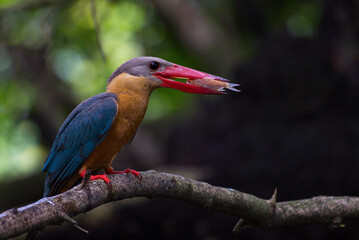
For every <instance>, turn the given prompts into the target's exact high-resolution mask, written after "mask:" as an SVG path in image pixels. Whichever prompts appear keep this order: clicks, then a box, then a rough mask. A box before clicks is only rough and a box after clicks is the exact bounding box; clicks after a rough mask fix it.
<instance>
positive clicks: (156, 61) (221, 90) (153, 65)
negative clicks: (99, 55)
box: [108, 57, 239, 94]
mask: <svg viewBox="0 0 359 240" xmlns="http://www.w3.org/2000/svg"><path fill="white" fill-rule="evenodd" d="M131 78H132V79H133V80H131ZM124 79H126V80H124ZM134 79H136V81H137V82H136V83H133V84H138V83H140V84H141V85H144V86H146V87H147V88H148V89H150V90H153V89H155V88H157V87H167V88H174V89H178V90H181V91H183V92H189V93H198V94H225V89H229V90H232V91H239V90H238V89H236V88H235V87H237V86H239V85H238V84H233V83H229V81H228V80H227V79H225V78H222V77H218V76H215V75H212V74H208V73H204V72H201V71H197V70H194V69H191V68H187V67H183V66H180V65H177V64H174V63H171V62H168V61H165V60H163V59H161V58H157V57H137V58H133V59H131V60H129V61H127V62H125V63H124V64H122V65H121V66H120V67H119V68H117V69H116V71H115V72H113V73H112V75H111V77H110V78H109V80H108V82H109V84H108V86H110V85H111V84H113V83H114V82H117V83H119V84H121V83H122V84H124V82H125V81H126V82H131V81H132V82H133V81H134ZM181 80H183V81H181Z"/></svg>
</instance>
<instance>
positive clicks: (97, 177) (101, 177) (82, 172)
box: [80, 169, 111, 184]
mask: <svg viewBox="0 0 359 240" xmlns="http://www.w3.org/2000/svg"><path fill="white" fill-rule="evenodd" d="M80 176H81V177H82V178H85V176H86V169H82V170H81V172H80ZM96 179H102V180H104V181H105V183H107V184H109V183H110V182H111V181H110V179H108V177H107V176H106V175H105V174H101V175H91V177H90V181H93V180H96Z"/></svg>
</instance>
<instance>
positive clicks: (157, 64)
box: [149, 62, 160, 70]
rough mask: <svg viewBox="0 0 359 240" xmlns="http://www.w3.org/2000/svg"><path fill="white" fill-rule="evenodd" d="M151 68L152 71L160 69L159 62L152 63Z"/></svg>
mask: <svg viewBox="0 0 359 240" xmlns="http://www.w3.org/2000/svg"><path fill="white" fill-rule="evenodd" d="M149 67H150V68H151V69H152V70H157V69H158V68H159V67H160V64H159V63H158V62H151V63H150V65H149Z"/></svg>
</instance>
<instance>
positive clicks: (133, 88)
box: [42, 57, 239, 197]
mask: <svg viewBox="0 0 359 240" xmlns="http://www.w3.org/2000/svg"><path fill="white" fill-rule="evenodd" d="M237 86H239V85H238V84H235V83H230V82H229V81H228V80H227V79H225V78H222V77H218V76H215V75H212V74H208V73H205V72H201V71H197V70H194V69H191V68H187V67H183V66H180V65H178V64H174V63H171V62H168V61H165V60H163V59H160V58H157V57H137V58H133V59H131V60H129V61H127V62H125V63H124V64H122V65H121V66H120V67H119V68H117V69H116V70H115V71H114V72H113V73H112V75H111V76H110V78H109V79H108V83H107V87H106V92H105V93H100V94H98V95H95V96H93V97H91V98H89V99H87V100H85V101H83V102H82V103H80V104H79V105H78V106H77V107H76V108H75V109H74V110H73V111H72V112H71V113H70V115H69V116H68V117H67V118H66V120H65V121H64V123H63V125H62V126H61V128H60V130H59V132H58V133H57V136H56V138H55V140H54V142H53V145H52V147H51V150H50V153H49V155H48V157H47V159H46V162H45V164H44V167H43V169H42V171H43V172H46V173H47V175H46V180H45V190H44V197H48V196H53V195H56V194H59V193H62V192H64V191H67V190H69V189H70V188H72V187H73V186H74V185H76V183H78V181H79V180H81V178H84V176H85V174H86V172H87V171H89V170H90V171H91V173H95V172H97V171H99V170H101V169H103V170H104V171H105V173H104V174H99V175H91V177H90V180H95V179H102V180H103V181H105V182H106V183H110V180H109V178H108V177H107V175H109V174H118V173H131V174H134V175H135V176H136V177H139V178H140V177H141V175H140V173H139V172H137V171H135V170H132V169H126V170H124V171H114V170H113V168H112V167H111V164H112V161H113V160H114V158H115V157H116V155H117V153H118V152H120V151H121V150H122V149H123V148H124V147H125V146H127V145H128V144H129V143H130V142H131V140H132V139H133V138H134V136H135V133H136V131H137V128H138V127H139V125H140V123H141V121H142V119H143V117H144V115H145V112H146V109H147V105H148V100H149V97H150V95H151V93H152V91H153V90H154V89H156V88H159V87H166V88H173V89H177V90H181V91H183V92H189V93H196V94H226V89H229V90H233V91H239V90H238V89H237V88H236V87H237Z"/></svg>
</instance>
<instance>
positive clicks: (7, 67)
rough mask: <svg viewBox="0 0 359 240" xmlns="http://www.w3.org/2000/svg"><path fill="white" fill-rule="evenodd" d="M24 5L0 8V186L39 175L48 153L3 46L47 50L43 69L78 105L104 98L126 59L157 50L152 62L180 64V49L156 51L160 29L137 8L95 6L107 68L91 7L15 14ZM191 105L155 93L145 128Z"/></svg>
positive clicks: (30, 98)
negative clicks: (109, 82)
mask: <svg viewBox="0 0 359 240" xmlns="http://www.w3.org/2000/svg"><path fill="white" fill-rule="evenodd" d="M27 3H29V2H28V1H20V0H19V1H4V0H2V1H0V10H1V11H2V12H1V13H2V18H1V23H0V24H1V32H2V34H1V38H0V41H1V42H0V74H1V79H0V99H1V106H0V149H1V151H0V180H2V179H5V178H6V179H9V177H15V176H20V175H21V176H26V175H27V174H31V173H32V172H34V170H37V171H38V170H39V169H40V168H41V166H42V164H43V162H44V159H45V158H46V152H47V150H46V149H45V148H44V147H43V146H42V143H41V139H40V135H39V129H38V127H37V125H36V124H35V123H34V122H32V121H31V120H30V119H28V114H29V112H30V111H31V109H32V108H33V107H34V104H35V98H41V93H39V92H36V89H34V88H33V87H32V86H31V84H29V82H28V81H25V80H24V81H22V80H21V79H14V78H15V74H14V67H13V66H12V64H13V62H12V59H11V56H10V54H8V52H7V49H6V47H5V46H7V47H9V46H10V47H19V46H21V47H25V48H29V49H35V50H36V49H39V48H41V47H46V49H47V53H46V55H47V58H46V61H47V64H48V66H49V68H50V69H52V70H53V72H54V73H55V74H56V76H57V77H58V78H60V79H61V80H62V81H64V82H65V83H66V84H67V85H68V86H69V87H70V90H71V92H72V93H73V95H74V97H75V98H76V99H75V101H76V102H78V103H79V102H80V101H83V100H84V99H86V98H88V97H90V96H92V95H95V94H98V93H101V92H103V91H104V89H105V86H106V83H107V81H106V80H107V78H108V77H109V76H110V74H111V73H112V72H113V71H114V69H116V68H117V67H118V66H119V65H120V64H121V63H123V62H125V61H127V60H129V59H131V58H133V57H136V56H141V55H146V52H145V48H151V47H156V46H159V45H161V48H162V51H161V52H159V54H156V55H157V56H159V57H163V58H167V59H181V55H182V53H181V51H180V50H177V51H176V50H173V49H175V47H174V46H172V45H170V44H163V43H164V41H165V38H166V29H165V28H164V26H163V24H161V23H159V24H152V23H153V22H154V21H155V17H154V14H153V13H152V11H147V9H145V7H148V6H146V5H144V4H142V3H139V2H136V1H119V2H114V1H96V2H95V4H96V12H97V19H98V21H99V24H100V29H101V32H100V39H101V44H102V47H103V51H104V53H105V56H106V62H104V61H103V59H102V58H101V56H100V52H99V48H98V45H97V43H96V33H95V26H94V19H93V17H92V15H91V8H92V6H91V1H87V0H79V1H73V2H68V3H63V4H58V5H52V6H48V5H46V4H44V5H43V6H42V5H40V6H39V7H34V8H26V7H22V5H21V4H24V6H26V5H25V4H27ZM18 6H19V7H18ZM152 10H153V9H152ZM139 36H141V38H142V39H143V38H145V39H146V41H144V42H142V41H141V40H140V37H139ZM166 53H167V54H166ZM182 59H184V57H182ZM192 98H193V96H190V95H186V96H184V95H181V94H178V93H177V92H175V91H169V92H167V91H159V92H158V93H156V94H154V95H153V97H152V98H151V102H150V105H149V108H148V113H147V116H146V119H145V121H151V120H156V119H159V118H162V117H164V116H170V115H171V114H174V113H175V112H176V110H178V109H179V108H180V106H183V105H188V103H189V102H190V101H191V99H192ZM64 117H65V116H64ZM63 120H64V119H60V120H59V122H61V121H63Z"/></svg>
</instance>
